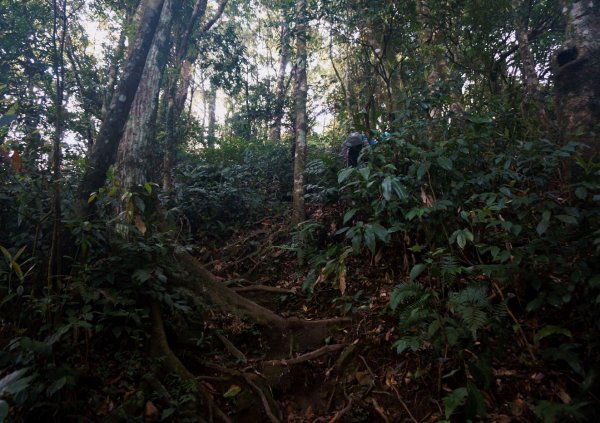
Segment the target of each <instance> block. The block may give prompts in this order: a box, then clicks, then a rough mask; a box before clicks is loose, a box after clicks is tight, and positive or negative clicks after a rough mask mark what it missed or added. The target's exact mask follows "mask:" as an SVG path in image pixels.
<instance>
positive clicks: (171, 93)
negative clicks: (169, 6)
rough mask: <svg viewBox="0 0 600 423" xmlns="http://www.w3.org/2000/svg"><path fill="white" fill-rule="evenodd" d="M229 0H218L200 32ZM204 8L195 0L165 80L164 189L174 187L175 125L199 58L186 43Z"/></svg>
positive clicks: (207, 29) (169, 189)
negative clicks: (170, 73) (171, 72)
mask: <svg viewBox="0 0 600 423" xmlns="http://www.w3.org/2000/svg"><path fill="white" fill-rule="evenodd" d="M227 2H228V0H221V2H220V3H219V6H218V7H217V10H216V11H215V13H214V14H213V16H212V17H211V18H210V19H209V20H208V21H206V22H205V23H204V25H202V28H201V30H200V33H201V34H205V33H206V32H208V31H209V30H210V29H211V28H212V27H213V25H214V24H215V23H216V22H217V21H218V20H219V19H220V17H221V16H222V14H223V11H224V10H225V6H226V5H227ZM205 12H206V0H198V2H197V3H196V5H195V7H194V11H193V13H192V17H191V19H190V21H189V22H188V25H187V26H186V30H185V32H184V34H183V37H182V38H181V39H182V42H181V43H180V44H179V45H178V46H177V51H176V57H177V60H176V63H175V68H176V69H179V74H178V75H177V76H175V77H173V78H172V79H171V80H170V81H169V84H168V87H167V90H166V94H167V96H168V97H167V100H166V103H167V106H166V107H167V111H166V116H167V122H166V132H167V141H166V144H167V145H166V148H165V152H164V157H163V169H162V170H163V190H165V191H167V192H169V191H172V190H173V187H174V186H173V176H172V171H173V162H174V156H175V150H176V148H177V144H178V143H179V142H180V140H179V138H180V136H179V133H180V131H178V130H177V125H178V123H179V122H180V120H181V119H180V118H181V113H182V112H183V109H184V106H185V101H186V98H187V93H188V89H189V86H190V83H191V78H192V65H193V63H194V62H195V61H196V59H197V58H198V52H197V50H196V51H195V53H192V54H191V55H188V46H189V43H190V41H191V38H192V33H193V29H194V26H195V25H196V23H197V22H198V21H199V20H200V19H201V18H202V17H203V16H204V14H205Z"/></svg>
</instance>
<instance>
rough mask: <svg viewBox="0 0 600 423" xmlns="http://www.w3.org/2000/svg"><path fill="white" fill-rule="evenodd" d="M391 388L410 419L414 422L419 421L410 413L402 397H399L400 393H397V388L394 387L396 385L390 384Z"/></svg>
mask: <svg viewBox="0 0 600 423" xmlns="http://www.w3.org/2000/svg"><path fill="white" fill-rule="evenodd" d="M392 389H393V390H394V392H395V393H396V398H398V401H400V404H402V407H404V410H406V412H407V413H408V417H410V419H411V420H412V421H413V422H414V423H419V421H418V420H417V419H415V416H413V415H412V413H411V412H410V410H409V409H408V406H407V405H406V403H405V402H404V401H403V400H402V398H400V394H399V393H398V390H397V389H396V387H395V386H392Z"/></svg>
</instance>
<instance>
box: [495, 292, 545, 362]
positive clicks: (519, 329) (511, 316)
mask: <svg viewBox="0 0 600 423" xmlns="http://www.w3.org/2000/svg"><path fill="white" fill-rule="evenodd" d="M492 285H493V286H494V289H495V290H496V292H498V295H500V298H501V299H502V301H504V294H503V293H502V290H501V289H500V287H499V286H498V284H497V283H496V281H493V282H492ZM506 312H507V313H508V315H509V316H510V318H511V319H512V320H513V322H515V325H516V326H517V329H518V331H519V334H520V335H521V338H522V339H523V342H524V343H525V346H526V347H527V352H528V353H529V355H530V356H531V359H532V360H533V361H536V358H535V354H534V353H533V345H531V344H530V343H529V341H528V340H527V336H525V332H523V328H522V327H521V324H520V323H519V321H518V320H517V318H516V317H515V315H514V314H513V312H512V311H511V310H510V308H508V303H507V304H506Z"/></svg>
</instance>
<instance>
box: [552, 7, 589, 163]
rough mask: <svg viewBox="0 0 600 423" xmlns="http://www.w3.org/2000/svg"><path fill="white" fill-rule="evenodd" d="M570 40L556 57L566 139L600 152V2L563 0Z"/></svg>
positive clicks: (559, 95) (559, 107) (567, 36)
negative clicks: (584, 143) (587, 145)
mask: <svg viewBox="0 0 600 423" xmlns="http://www.w3.org/2000/svg"><path fill="white" fill-rule="evenodd" d="M561 5H562V10H563V13H564V14H565V17H566V21H567V32H566V41H565V44H564V46H563V47H562V48H561V49H559V50H558V51H557V53H556V55H555V58H554V65H555V80H556V97H557V102H558V110H559V111H560V112H561V124H562V125H561V126H562V127H563V129H564V134H563V135H564V138H565V140H566V141H569V140H574V139H577V140H580V141H583V142H586V143H588V144H589V145H590V147H591V150H590V154H591V155H593V154H600V133H599V132H600V128H599V124H600V77H599V75H600V1H599V0H579V1H575V0H574V1H569V2H566V1H563V2H562V4H561Z"/></svg>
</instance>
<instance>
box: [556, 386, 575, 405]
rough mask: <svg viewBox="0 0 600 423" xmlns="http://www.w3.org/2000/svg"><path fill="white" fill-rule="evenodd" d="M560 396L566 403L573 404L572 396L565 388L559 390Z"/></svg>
mask: <svg viewBox="0 0 600 423" xmlns="http://www.w3.org/2000/svg"><path fill="white" fill-rule="evenodd" d="M558 397H559V398H560V400H561V401H562V402H563V403H564V404H571V401H572V400H571V396H570V395H569V394H567V393H566V392H565V390H564V389H561V390H560V391H558Z"/></svg>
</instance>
